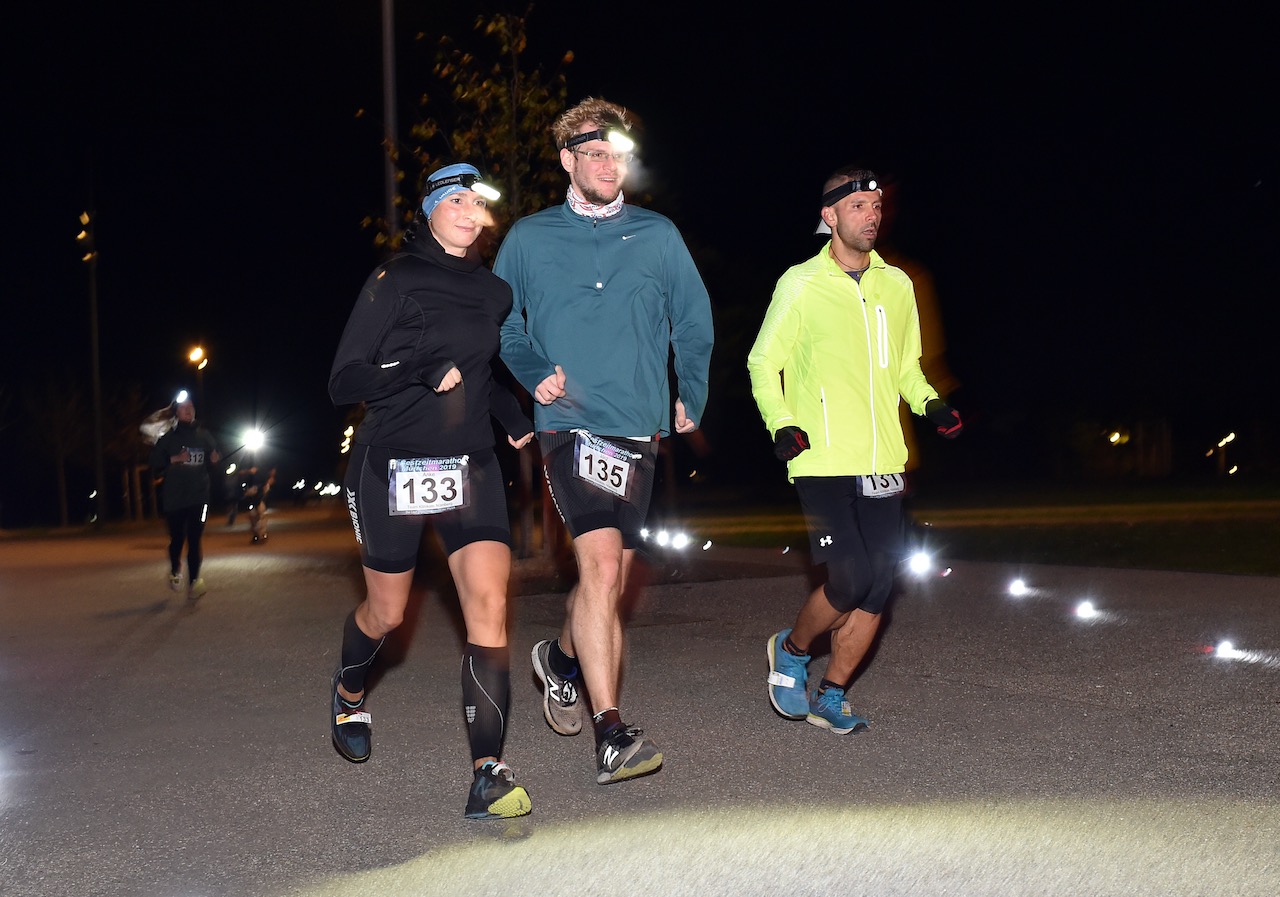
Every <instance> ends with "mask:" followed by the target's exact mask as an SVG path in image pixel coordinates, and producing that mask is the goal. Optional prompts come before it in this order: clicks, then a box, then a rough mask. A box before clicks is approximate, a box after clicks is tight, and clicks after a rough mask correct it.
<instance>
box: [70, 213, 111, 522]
mask: <svg viewBox="0 0 1280 897" xmlns="http://www.w3.org/2000/svg"><path fill="white" fill-rule="evenodd" d="M76 243H77V244H78V245H79V247H80V251H81V252H82V253H84V254H83V255H82V256H81V257H80V261H82V262H84V263H85V264H87V265H88V266H89V343H90V364H91V366H92V368H93V371H92V377H93V468H94V469H93V472H94V481H95V483H96V485H97V488H96V489H95V490H94V496H93V499H94V501H93V503H94V514H93V519H94V522H95V523H102V521H103V520H104V519H105V517H106V509H107V505H106V498H107V485H106V476H105V474H104V472H103V468H102V373H101V369H102V359H101V358H100V356H99V354H98V249H97V247H96V246H95V245H94V242H93V219H92V217H91V216H90V215H89V213H88V212H81V213H80V233H78V234H76Z"/></svg>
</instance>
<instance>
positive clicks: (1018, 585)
mask: <svg viewBox="0 0 1280 897" xmlns="http://www.w3.org/2000/svg"><path fill="white" fill-rule="evenodd" d="M1030 591H1031V590H1030V589H1028V588H1027V581H1026V580H1025V579H1015V580H1014V581H1013V582H1011V583H1009V594H1010V595H1012V596H1013V597H1014V598H1021V597H1022V596H1023V595H1026V594H1029V593H1030Z"/></svg>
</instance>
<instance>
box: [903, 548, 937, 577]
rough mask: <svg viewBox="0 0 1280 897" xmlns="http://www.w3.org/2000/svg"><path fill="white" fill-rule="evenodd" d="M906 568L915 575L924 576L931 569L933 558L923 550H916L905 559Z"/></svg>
mask: <svg viewBox="0 0 1280 897" xmlns="http://www.w3.org/2000/svg"><path fill="white" fill-rule="evenodd" d="M907 569H908V570H910V571H911V572H912V573H914V574H915V575H916V576H921V577H922V576H925V575H927V574H928V573H929V571H930V570H932V569H933V558H931V557H929V555H927V554H925V553H924V552H923V551H917V552H916V553H915V554H913V555H911V557H909V558H908V559H907Z"/></svg>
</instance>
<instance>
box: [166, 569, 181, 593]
mask: <svg viewBox="0 0 1280 897" xmlns="http://www.w3.org/2000/svg"><path fill="white" fill-rule="evenodd" d="M169 588H171V589H173V590H174V591H175V592H181V591H182V574H181V573H170V574H169Z"/></svg>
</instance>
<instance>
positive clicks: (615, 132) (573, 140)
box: [564, 128, 636, 153]
mask: <svg viewBox="0 0 1280 897" xmlns="http://www.w3.org/2000/svg"><path fill="white" fill-rule="evenodd" d="M592 140H607V141H609V142H610V143H611V144H613V145H614V146H615V147H617V148H618V150H619V151H621V152H624V153H629V152H631V151H632V150H633V149H635V148H636V142H635V141H634V140H632V139H631V138H630V137H628V136H627V134H626V132H625V131H623V130H622V129H621V128H609V129H608V130H607V131H606V130H605V129H604V128H596V129H595V130H594V131H588V132H587V133H585V134H575V135H574V136H572V137H570V138H569V139H568V140H566V141H565V143H564V148H565V149H573V148H574V147H575V146H581V145H582V144H584V143H587V142H589V141H592Z"/></svg>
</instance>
